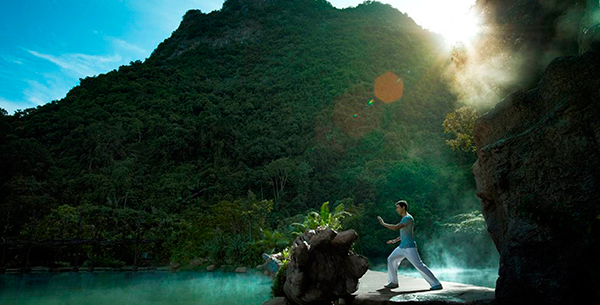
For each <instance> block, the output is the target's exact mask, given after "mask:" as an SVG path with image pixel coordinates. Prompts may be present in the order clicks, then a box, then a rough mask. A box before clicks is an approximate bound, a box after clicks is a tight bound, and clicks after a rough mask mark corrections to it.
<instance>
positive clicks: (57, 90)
mask: <svg viewBox="0 0 600 305" xmlns="http://www.w3.org/2000/svg"><path fill="white" fill-rule="evenodd" d="M44 81H45V83H42V82H40V81H37V80H27V81H26V82H27V84H28V86H27V88H26V89H24V90H23V96H24V97H25V100H26V101H27V102H28V103H29V104H31V105H32V107H35V106H37V105H43V104H46V103H48V102H51V101H53V100H59V99H62V98H64V97H65V96H66V95H67V92H69V90H70V89H71V88H72V87H73V86H75V85H76V84H77V79H68V78H65V77H64V76H63V75H55V74H44Z"/></svg>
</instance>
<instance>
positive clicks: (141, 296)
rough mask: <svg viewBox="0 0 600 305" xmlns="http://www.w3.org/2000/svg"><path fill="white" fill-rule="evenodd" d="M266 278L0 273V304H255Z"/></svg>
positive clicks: (264, 294)
mask: <svg viewBox="0 0 600 305" xmlns="http://www.w3.org/2000/svg"><path fill="white" fill-rule="evenodd" d="M271 283H272V279H271V278H270V277H267V276H265V275H262V274H251V273H250V274H236V273H222V272H214V273H207V272H177V273H170V272H118V273H113V272H106V273H87V272H86V273H83V272H82V273H76V272H71V273H39V274H35V273H32V274H2V275H0V304H6V305H8V304H20V305H21V304H32V305H33V304H36V305H37V304H49V305H52V304H111V305H114V304H203V305H213V304H214V305H217V304H261V303H263V302H264V301H266V300H267V299H269V294H270V289H271Z"/></svg>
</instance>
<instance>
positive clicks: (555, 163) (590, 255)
mask: <svg viewBox="0 0 600 305" xmlns="http://www.w3.org/2000/svg"><path fill="white" fill-rule="evenodd" d="M474 133H475V142H476V145H477V154H478V158H479V159H478V161H477V163H476V164H475V165H474V167H473V173H474V175H475V178H476V181H477V192H478V194H477V195H478V196H479V197H480V198H481V201H482V210H483V214H484V216H485V219H486V222H487V224H488V231H489V232H490V234H491V236H492V239H493V240H494V243H495V245H496V247H497V249H498V252H499V253H500V269H499V278H498V281H497V284H496V298H497V300H498V301H499V302H501V303H502V304H504V303H506V304H511V303H523V304H525V303H527V304H600V263H599V262H598V261H600V238H599V235H600V234H599V231H600V226H599V222H600V53H592V52H588V53H585V54H583V55H581V56H577V57H562V58H557V59H555V60H554V61H553V62H552V63H551V64H550V65H549V66H548V68H547V69H546V72H545V74H544V77H543V79H542V80H541V81H540V83H539V85H538V87H537V88H536V89H533V90H531V91H528V92H515V93H512V94H511V95H509V96H508V97H507V98H506V99H504V100H503V101H501V102H500V103H499V104H498V105H497V106H496V108H495V109H494V110H493V111H491V112H490V113H488V114H487V115H485V116H483V117H482V118H480V119H479V120H478V121H477V123H476V127H475V131H474Z"/></svg>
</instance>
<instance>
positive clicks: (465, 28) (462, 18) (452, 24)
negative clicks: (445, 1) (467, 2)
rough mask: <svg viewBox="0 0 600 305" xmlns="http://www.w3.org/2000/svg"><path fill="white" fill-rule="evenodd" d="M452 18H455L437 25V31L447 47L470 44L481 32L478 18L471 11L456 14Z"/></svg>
mask: <svg viewBox="0 0 600 305" xmlns="http://www.w3.org/2000/svg"><path fill="white" fill-rule="evenodd" d="M454 16H456V18H451V19H450V18H448V19H447V20H446V21H445V22H443V24H439V25H437V26H436V27H437V31H438V32H439V33H440V34H441V35H442V36H444V39H445V40H446V43H448V44H449V45H455V44H457V43H462V44H470V42H471V41H472V40H473V39H474V38H475V37H476V36H477V35H478V34H479V33H480V32H481V22H480V20H479V18H478V16H477V15H476V14H475V13H474V12H473V10H469V11H466V12H457V15H454Z"/></svg>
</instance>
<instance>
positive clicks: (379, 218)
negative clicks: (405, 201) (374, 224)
mask: <svg viewBox="0 0 600 305" xmlns="http://www.w3.org/2000/svg"><path fill="white" fill-rule="evenodd" d="M377 220H379V223H380V224H381V225H383V224H384V223H385V222H383V218H381V216H377Z"/></svg>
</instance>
